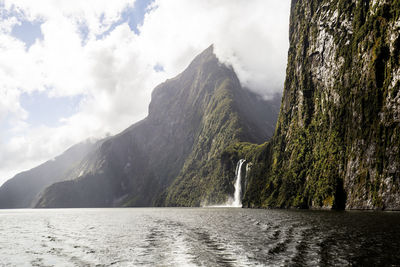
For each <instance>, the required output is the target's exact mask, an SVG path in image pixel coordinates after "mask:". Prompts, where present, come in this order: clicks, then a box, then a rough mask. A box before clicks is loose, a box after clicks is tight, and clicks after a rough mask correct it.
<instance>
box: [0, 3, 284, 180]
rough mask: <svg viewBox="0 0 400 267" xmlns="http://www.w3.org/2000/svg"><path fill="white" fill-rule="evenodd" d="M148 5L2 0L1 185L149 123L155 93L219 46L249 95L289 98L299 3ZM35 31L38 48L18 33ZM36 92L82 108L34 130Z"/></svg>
mask: <svg viewBox="0 0 400 267" xmlns="http://www.w3.org/2000/svg"><path fill="white" fill-rule="evenodd" d="M145 2H146V1H141V0H137V1H136V2H135V1H124V0H118V1H98V0H93V1H67V0H62V1H57V2H55V1H51V0H48V1H45V0H43V1H40V2H37V1H35V2H34V1H28V0H24V1H23V0H12V1H9V0H4V1H0V17H1V21H0V43H1V45H0V162H2V163H1V164H0V184H1V183H2V182H4V180H5V179H7V178H10V177H11V175H13V174H15V173H17V172H19V171H21V170H23V169H26V168H31V167H33V166H34V165H37V164H38V163H40V162H42V161H44V160H47V159H49V158H51V157H54V156H55V155H57V154H59V153H60V152H61V151H63V150H65V149H66V148H67V147H68V146H71V145H73V144H75V143H77V142H79V141H82V140H83V139H85V138H87V137H91V136H96V137H101V136H104V135H106V134H107V133H111V134H115V133H118V132H119V131H121V130H123V129H124V128H126V127H127V126H129V125H131V124H132V123H133V122H135V121H138V120H139V119H141V118H143V117H144V116H145V115H146V114H147V106H148V103H149V101H150V94H151V90H152V89H153V87H154V86H155V85H157V84H159V83H160V82H162V81H163V80H165V79H167V78H171V77H173V76H175V75H176V74H178V73H179V72H181V71H182V70H183V69H184V68H185V67H186V66H187V64H188V63H189V62H190V60H191V59H192V58H193V57H194V56H195V55H196V54H198V53H199V52H200V51H202V50H203V49H205V48H206V47H207V46H209V45H210V44H214V45H215V52H216V54H217V57H218V58H219V59H220V60H221V61H222V62H226V63H227V64H230V65H232V66H233V68H234V69H235V71H236V73H237V74H238V77H239V79H240V80H241V83H242V84H243V85H245V86H246V87H249V88H250V89H251V90H253V91H255V92H258V93H259V94H261V95H263V96H264V97H266V98H268V97H270V96H272V95H273V94H274V93H276V92H280V91H282V88H283V79H284V75H285V67H286V66H285V64H286V56H287V47H288V33H287V29H288V22H289V21H288V20H289V5H290V3H289V1H281V0H254V1H245V0H238V1H229V0H222V1H217V0H208V1H204V0H198V1H185V0H173V1H154V2H151V3H149V4H148V5H147V8H146V9H143V10H138V7H139V6H140V5H141V6H143V5H145V4H146V3H145ZM140 13H142V14H141V15H143V13H145V16H144V20H143V21H139V24H137V25H133V21H134V20H133V16H138V15H140ZM26 23H28V24H29V23H31V24H32V23H34V24H33V25H37V27H40V31H39V32H40V33H41V35H40V36H36V37H37V38H35V37H33V39H32V44H30V45H28V44H27V43H26V42H24V40H22V39H21V38H18V36H16V35H15V34H13V30H15V28H16V27H22V29H23V26H24V25H25V24H26ZM135 28H137V29H138V33H136V32H135ZM33 92H43V93H44V94H45V95H46V96H47V97H48V98H50V99H52V98H59V99H62V100H63V101H65V102H66V103H69V102H68V101H70V99H71V98H72V97H78V98H79V104H78V105H77V106H76V107H75V112H74V113H73V114H72V115H71V114H65V116H61V117H60V118H59V123H58V124H57V125H49V124H48V123H46V122H47V121H46V116H45V117H44V118H42V120H41V123H37V122H33V121H32V120H31V118H32V116H33V114H34V112H35V110H32V108H30V109H29V108H26V107H24V105H23V103H22V102H21V96H22V95H27V96H31V97H33V96H34V94H33ZM38 106H40V105H38ZM43 108H45V107H43ZM48 113H51V110H48Z"/></svg>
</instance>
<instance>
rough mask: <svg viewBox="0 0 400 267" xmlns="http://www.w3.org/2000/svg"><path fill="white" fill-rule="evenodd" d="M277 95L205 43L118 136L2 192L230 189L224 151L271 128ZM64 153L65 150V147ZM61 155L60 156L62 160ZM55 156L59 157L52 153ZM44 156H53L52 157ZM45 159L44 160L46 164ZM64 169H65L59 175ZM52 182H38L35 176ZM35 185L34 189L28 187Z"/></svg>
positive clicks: (190, 197) (61, 199) (46, 203)
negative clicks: (254, 88)
mask: <svg viewBox="0 0 400 267" xmlns="http://www.w3.org/2000/svg"><path fill="white" fill-rule="evenodd" d="M279 99H280V97H279V96H277V97H276V98H275V99H272V100H270V101H265V100H263V99H262V98H260V97H259V96H257V95H255V94H254V93H252V92H250V91H249V90H247V89H246V88H242V86H241V84H240V82H239V80H238V78H237V76H236V74H235V72H234V71H233V69H232V68H231V67H229V66H226V65H224V64H222V63H220V62H219V61H218V59H217V58H216V56H215V54H214V53H213V47H212V46H211V47H209V48H208V49H206V50H205V51H204V52H202V53H201V54H200V55H199V56H197V57H196V58H195V59H194V60H193V62H191V63H190V65H189V66H188V67H187V69H186V70H185V71H183V72H182V73H181V74H179V75H178V76H177V77H175V78H173V79H169V80H167V81H165V82H164V83H162V84H160V85H159V86H157V87H156V88H155V89H154V91H153V93H152V100H151V103H150V106H149V114H148V116H147V117H146V118H145V119H144V120H142V121H140V122H138V123H136V124H134V125H132V126H131V127H129V128H128V129H126V130H125V131H123V132H121V133H120V134H118V135H116V136H112V137H109V138H107V139H104V140H100V141H98V142H97V143H96V144H95V148H94V149H93V150H90V151H89V153H81V154H79V156H77V157H76V158H75V159H76V160H74V161H73V162H69V161H65V162H64V163H65V165H69V169H68V168H59V167H57V166H53V165H49V166H48V167H45V168H44V167H41V166H39V167H38V168H39V169H40V170H41V171H40V173H38V174H37V176H38V177H41V178H35V177H36V176H35V175H36V171H35V170H36V169H38V168H35V169H33V170H31V171H28V172H26V173H24V174H19V175H17V177H19V176H21V175H23V176H24V179H25V181H29V183H30V184H35V186H37V188H36V189H35V190H32V192H29V194H30V195H32V197H29V198H26V199H25V197H23V196H21V195H20V194H24V193H25V192H26V191H29V188H25V189H24V191H16V190H13V191H12V190H10V189H9V188H10V186H9V184H10V183H14V182H15V181H17V179H16V178H17V177H16V178H14V179H12V180H11V181H9V182H8V183H6V184H5V185H4V186H3V187H2V189H1V190H2V191H1V193H0V204H1V206H2V207H17V206H10V204H9V203H10V202H9V201H8V200H7V201H6V200H5V199H9V198H11V195H12V197H13V198H23V199H24V201H22V202H20V204H18V207H28V206H29V205H32V203H33V202H32V201H33V200H32V199H33V196H34V195H36V194H37V193H38V192H40V195H39V197H38V198H35V201H34V203H33V205H34V206H35V207H43V208H49V207H110V206H152V205H174V206H189V205H190V206H198V205H200V204H201V203H204V202H209V203H212V202H221V201H225V200H226V199H227V197H228V195H229V194H233V190H234V189H233V181H232V180H233V179H234V173H233V171H232V168H231V166H230V165H231V164H235V163H234V162H231V161H227V162H224V163H223V164H221V161H219V159H220V157H221V153H222V152H223V150H224V149H225V148H226V146H229V145H230V144H234V143H237V142H239V141H248V142H255V143H261V142H264V141H265V140H266V139H268V138H269V137H271V136H272V134H273V130H274V126H275V124H276V118H277V116H278V109H279ZM63 155H64V154H63ZM63 155H62V156H60V157H59V158H60V160H62V157H63ZM57 162H58V161H57ZM46 164H54V163H52V162H49V163H46ZM46 166H47V165H46ZM64 173H66V175H63V174H64ZM44 177H51V179H47V178H46V179H45V180H46V181H48V182H50V181H51V184H49V183H48V182H47V183H42V184H41V185H40V186H38V185H37V184H36V181H37V180H38V179H42V178H43V179H44ZM33 191H34V192H33Z"/></svg>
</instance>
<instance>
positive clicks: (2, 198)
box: [0, 140, 98, 209]
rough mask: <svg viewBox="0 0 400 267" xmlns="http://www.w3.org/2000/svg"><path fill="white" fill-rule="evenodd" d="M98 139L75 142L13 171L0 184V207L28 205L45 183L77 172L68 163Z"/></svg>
mask: <svg viewBox="0 0 400 267" xmlns="http://www.w3.org/2000/svg"><path fill="white" fill-rule="evenodd" d="M97 145H98V143H94V142H91V141H89V140H88V141H85V142H82V143H79V144H77V145H75V146H73V147H71V148H69V149H68V150H67V151H65V152H64V153H63V154H61V155H60V156H58V157H56V158H55V159H53V160H49V161H47V162H45V163H43V164H41V165H39V166H38V167H36V168H33V169H31V170H29V171H26V172H22V173H19V174H17V175H16V176H15V177H14V178H12V179H10V180H8V181H7V182H5V183H4V184H3V185H2V186H1V187H0V208H2V209H4V208H8V209H11V208H28V207H32V206H33V205H34V203H35V202H36V201H37V198H38V194H39V193H40V192H42V191H43V190H44V189H45V188H46V187H47V186H49V185H51V184H53V183H56V182H59V181H62V180H65V179H68V178H73V177H76V176H78V175H79V172H78V173H76V171H77V170H75V169H73V168H72V166H74V165H76V164H79V162H80V161H82V159H83V158H84V157H85V156H87V155H88V154H90V152H92V151H94V150H95V149H96V146H97Z"/></svg>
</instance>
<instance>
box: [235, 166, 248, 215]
mask: <svg viewBox="0 0 400 267" xmlns="http://www.w3.org/2000/svg"><path fill="white" fill-rule="evenodd" d="M245 162H246V160H244V159H241V160H239V162H238V163H237V165H236V181H235V194H234V196H233V203H232V207H238V208H241V207H242V165H243V163H245Z"/></svg>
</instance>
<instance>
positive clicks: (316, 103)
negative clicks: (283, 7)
mask: <svg viewBox="0 0 400 267" xmlns="http://www.w3.org/2000/svg"><path fill="white" fill-rule="evenodd" d="M399 33H400V1H398V0H391V1H385V0H374V1H369V0H357V1H356V0H352V1H348V0H333V1H332V0H329V1H327V0H310V1H300V0H298V1H297V0H293V1H292V8H291V17H290V48H289V56H288V67H287V77H286V81H285V88H284V94H283V99H282V105H281V110H280V115H279V118H278V123H277V128H276V131H275V135H274V137H273V140H272V141H271V142H270V143H269V144H267V145H265V147H264V148H258V149H255V150H254V149H253V150H252V152H251V153H247V154H246V153H244V154H243V151H241V149H240V148H237V150H236V152H235V153H239V155H240V154H243V155H241V156H245V155H247V156H248V157H250V158H252V161H253V168H252V171H250V173H249V174H248V175H249V187H248V190H247V193H246V195H245V200H244V201H245V205H247V206H272V207H302V208H307V207H318V208H347V209H375V208H379V209H382V208H383V209H400V151H399V145H400V124H399V123H400V93H399V89H400V57H399V55H400V35H399ZM238 151H239V152H238Z"/></svg>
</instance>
